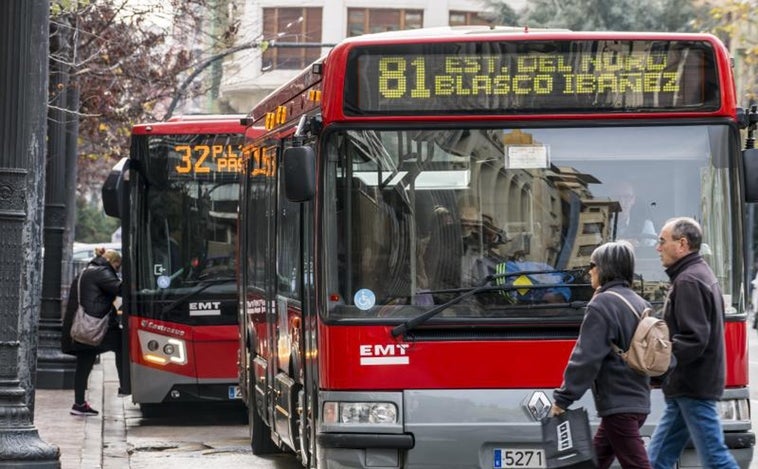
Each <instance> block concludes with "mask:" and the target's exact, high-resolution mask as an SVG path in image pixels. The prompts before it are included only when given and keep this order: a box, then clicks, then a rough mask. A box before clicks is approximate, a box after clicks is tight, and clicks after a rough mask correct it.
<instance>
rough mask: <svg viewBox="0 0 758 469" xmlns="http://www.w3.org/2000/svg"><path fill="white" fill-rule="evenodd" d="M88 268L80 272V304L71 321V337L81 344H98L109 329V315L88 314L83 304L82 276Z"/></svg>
mask: <svg viewBox="0 0 758 469" xmlns="http://www.w3.org/2000/svg"><path fill="white" fill-rule="evenodd" d="M85 271H86V269H85V270H84V271H83V272H82V273H81V274H79V281H78V282H77V285H76V295H77V296H76V298H77V300H78V303H79V305H78V306H77V308H76V312H75V313H74V319H73V321H72V322H71V338H72V339H74V340H75V341H77V342H79V343H80V344H87V345H93V346H97V345H100V343H102V341H103V338H104V337H105V333H106V331H107V330H108V315H107V314H106V315H105V316H104V317H102V318H98V317H97V316H92V315H90V314H87V312H86V311H85V310H84V306H82V297H81V294H82V277H83V276H84V272H85Z"/></svg>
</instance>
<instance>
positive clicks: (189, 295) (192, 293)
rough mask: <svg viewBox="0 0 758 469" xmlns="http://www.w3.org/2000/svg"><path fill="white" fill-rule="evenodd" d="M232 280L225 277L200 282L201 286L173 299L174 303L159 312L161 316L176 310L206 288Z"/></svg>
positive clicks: (232, 278)
mask: <svg viewBox="0 0 758 469" xmlns="http://www.w3.org/2000/svg"><path fill="white" fill-rule="evenodd" d="M233 280H235V278H234V277H227V278H217V279H213V280H205V281H201V285H199V286H196V287H195V288H194V289H193V290H191V291H190V292H189V293H187V294H186V295H183V296H180V297H179V298H177V299H175V300H174V301H172V302H171V303H169V304H168V305H166V306H165V307H164V308H163V309H162V310H161V314H166V313H168V312H169V311H171V310H172V309H174V308H176V307H177V306H178V305H180V304H181V303H183V302H185V301H187V300H188V299H190V298H192V297H194V296H197V295H198V294H199V293H201V292H203V291H205V290H207V289H208V288H210V287H212V286H214V285H218V284H220V283H228V282H230V281H233Z"/></svg>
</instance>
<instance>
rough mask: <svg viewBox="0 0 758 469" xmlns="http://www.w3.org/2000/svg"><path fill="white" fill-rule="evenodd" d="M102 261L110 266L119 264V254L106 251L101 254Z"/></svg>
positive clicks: (109, 250)
mask: <svg viewBox="0 0 758 469" xmlns="http://www.w3.org/2000/svg"><path fill="white" fill-rule="evenodd" d="M103 259H105V260H106V261H108V262H109V263H111V264H113V263H114V262H121V253H120V252H118V251H115V250H113V249H108V250H106V251H105V252H104V253H103Z"/></svg>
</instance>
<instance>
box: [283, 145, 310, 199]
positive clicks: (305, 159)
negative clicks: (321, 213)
mask: <svg viewBox="0 0 758 469" xmlns="http://www.w3.org/2000/svg"><path fill="white" fill-rule="evenodd" d="M283 168H284V192H285V194H286V195H287V199H288V200H290V201H292V202H307V201H309V200H311V199H312V198H313V196H314V194H315V193H316V154H315V153H314V151H313V148H311V147H309V146H302V147H291V148H287V149H286V150H284V158H283Z"/></svg>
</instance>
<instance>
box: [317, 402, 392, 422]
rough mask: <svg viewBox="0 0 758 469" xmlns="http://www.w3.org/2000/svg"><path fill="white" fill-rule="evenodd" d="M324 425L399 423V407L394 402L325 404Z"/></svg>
mask: <svg viewBox="0 0 758 469" xmlns="http://www.w3.org/2000/svg"><path fill="white" fill-rule="evenodd" d="M323 418H324V423H347V424H350V423H361V424H365V423H369V424H371V423H376V424H391V423H396V422H397V407H396V406H395V404H393V403H392V402H325V403H324V414H323Z"/></svg>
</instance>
